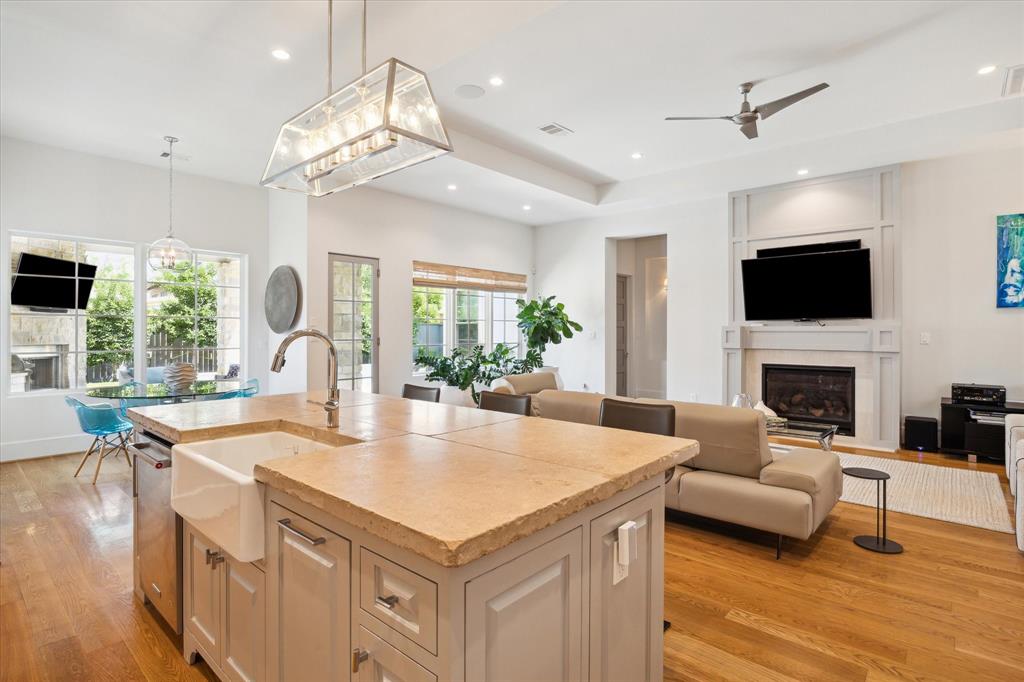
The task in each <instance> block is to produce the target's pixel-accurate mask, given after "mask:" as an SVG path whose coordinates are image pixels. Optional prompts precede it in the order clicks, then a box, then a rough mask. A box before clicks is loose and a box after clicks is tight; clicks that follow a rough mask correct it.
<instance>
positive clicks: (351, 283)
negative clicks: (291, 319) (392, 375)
mask: <svg viewBox="0 0 1024 682" xmlns="http://www.w3.org/2000/svg"><path fill="white" fill-rule="evenodd" d="M328 265H329V267H330V273H331V274H330V276H331V300H330V306H331V315H330V320H331V327H330V330H329V333H330V336H331V339H332V340H333V341H334V345H335V347H337V349H338V388H344V389H348V390H355V391H366V392H372V393H376V391H377V376H378V374H379V372H378V371H377V365H378V358H377V356H378V353H377V304H376V301H377V274H378V272H379V268H378V265H379V264H378V261H377V259H376V258H359V257H357V256H343V255H340V254H336V253H332V254H330V255H329V256H328Z"/></svg>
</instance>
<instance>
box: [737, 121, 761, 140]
mask: <svg viewBox="0 0 1024 682" xmlns="http://www.w3.org/2000/svg"><path fill="white" fill-rule="evenodd" d="M740 132H741V133H743V134H744V135H746V136H747V139H748V140H753V139H754V138H755V137H757V121H751V122H750V123H744V124H743V125H741V126H740Z"/></svg>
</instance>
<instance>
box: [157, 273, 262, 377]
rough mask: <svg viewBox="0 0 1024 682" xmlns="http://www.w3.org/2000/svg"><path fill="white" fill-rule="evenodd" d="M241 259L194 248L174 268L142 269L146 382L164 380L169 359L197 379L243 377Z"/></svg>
mask: <svg viewBox="0 0 1024 682" xmlns="http://www.w3.org/2000/svg"><path fill="white" fill-rule="evenodd" d="M241 270H242V263H241V259H240V258H239V257H238V256H232V255H227V254H213V253H195V254H193V256H192V260H191V261H189V262H186V263H181V264H179V265H178V267H177V268H176V269H175V270H173V271H166V270H160V271H155V270H153V269H151V268H149V267H148V265H147V268H146V381H147V382H154V381H162V380H163V368H164V367H165V366H166V365H168V364H170V363H172V362H188V363H190V364H192V365H194V366H195V368H196V372H197V374H198V375H199V378H200V379H222V378H235V377H239V376H241V363H242V360H241V356H242V350H241V349H242V293H241Z"/></svg>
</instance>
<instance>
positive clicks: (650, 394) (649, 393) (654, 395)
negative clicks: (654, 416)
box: [636, 388, 665, 400]
mask: <svg viewBox="0 0 1024 682" xmlns="http://www.w3.org/2000/svg"><path fill="white" fill-rule="evenodd" d="M636 397H637V398H651V399H653V400H665V391H659V390H657V389H652V388H638V389H636Z"/></svg>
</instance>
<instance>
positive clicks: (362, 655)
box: [352, 648, 370, 673]
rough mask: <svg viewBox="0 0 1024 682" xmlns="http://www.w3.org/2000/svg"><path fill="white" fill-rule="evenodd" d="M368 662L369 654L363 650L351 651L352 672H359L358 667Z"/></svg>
mask: <svg viewBox="0 0 1024 682" xmlns="http://www.w3.org/2000/svg"><path fill="white" fill-rule="evenodd" d="M368 660H370V652H369V651H366V650H364V649H358V648H357V649H353V650H352V672H354V673H357V672H359V666H360V665H361V664H363V663H366V662H367V661H368Z"/></svg>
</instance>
